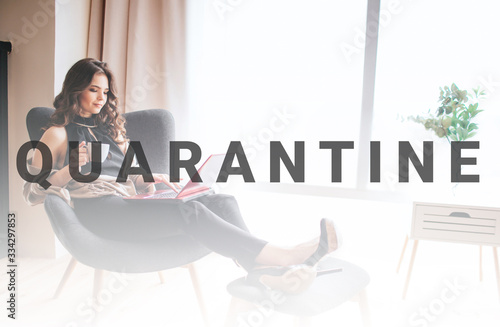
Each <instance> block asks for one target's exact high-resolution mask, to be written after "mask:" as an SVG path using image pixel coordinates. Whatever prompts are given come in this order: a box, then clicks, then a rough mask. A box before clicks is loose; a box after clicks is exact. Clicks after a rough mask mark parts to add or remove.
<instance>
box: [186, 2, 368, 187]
mask: <svg viewBox="0 0 500 327" xmlns="http://www.w3.org/2000/svg"><path fill="white" fill-rule="evenodd" d="M229 3H232V4H233V5H230V4H229ZM205 5H206V7H205V10H204V12H203V13H201V14H200V13H199V15H198V16H197V19H195V18H192V20H191V22H190V26H192V29H191V30H190V31H191V32H190V33H191V34H190V36H191V37H193V38H195V39H196V40H198V41H199V42H198V43H197V44H202V46H196V45H195V46H193V47H190V48H188V49H190V50H191V52H190V54H189V58H190V60H191V61H190V62H191V67H190V70H189V71H190V75H189V76H190V97H189V101H190V108H191V112H190V115H191V119H190V122H191V123H190V125H191V131H190V134H191V136H193V135H194V136H195V137H194V139H195V141H196V142H197V143H198V144H200V145H201V146H202V149H203V151H204V153H205V154H208V153H209V152H221V151H225V150H226V148H227V146H228V144H229V142H230V141H232V140H239V141H242V142H243V143H244V145H245V150H246V152H247V156H248V158H249V161H250V164H251V167H252V169H253V170H254V175H255V178H256V180H257V181H264V182H266V181H267V182H268V181H269V142H270V141H271V140H275V141H282V142H283V144H284V146H285V148H286V150H287V151H288V152H289V154H290V156H292V158H293V152H294V151H293V141H305V142H306V143H305V148H306V155H305V157H306V169H305V171H306V174H305V181H306V183H308V184H312V185H321V184H322V185H332V183H331V181H330V179H331V173H330V171H331V153H330V151H329V150H321V149H320V148H319V141H330V140H334V141H354V142H355V149H354V150H345V151H344V155H343V165H344V169H343V170H344V171H343V182H342V186H343V187H353V186H354V185H355V184H356V166H357V158H358V138H359V126H360V124H359V120H360V112H361V110H360V108H361V93H362V77H363V58H364V55H363V54H364V52H363V49H362V47H363V44H361V45H360V44H359V42H360V41H359V40H358V38H359V34H360V33H361V34H362V33H363V31H364V30H365V20H366V6H367V2H366V0H356V1H345V0H342V1H324V0H311V1H290V0H252V1H232V2H227V1H212V0H208V1H206V3H205ZM346 47H347V49H346ZM349 47H351V48H349ZM352 47H354V50H355V51H354V52H352V51H351V50H352ZM191 139H193V137H191ZM282 176H283V178H282V181H283V182H286V181H291V179H290V178H289V175H288V173H286V172H283V173H282ZM336 185H338V184H336Z"/></svg>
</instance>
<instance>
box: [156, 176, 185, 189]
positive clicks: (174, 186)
mask: <svg viewBox="0 0 500 327" xmlns="http://www.w3.org/2000/svg"><path fill="white" fill-rule="evenodd" d="M153 178H154V179H155V181H154V183H155V184H158V183H163V184H165V185H167V186H168V187H170V188H171V189H172V190H174V191H175V192H177V193H178V192H179V191H180V190H181V189H182V187H181V186H180V185H179V184H177V183H174V182H171V181H170V176H168V175H167V174H153Z"/></svg>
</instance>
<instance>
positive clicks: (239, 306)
mask: <svg viewBox="0 0 500 327" xmlns="http://www.w3.org/2000/svg"><path fill="white" fill-rule="evenodd" d="M255 308H256V306H255V305H254V304H252V303H251V302H248V301H245V300H243V299H240V298H237V297H234V296H233V297H231V302H230V303H229V309H228V310H227V315H226V322H225V324H224V327H236V326H238V314H240V313H243V312H248V311H250V310H252V309H255ZM240 325H241V324H240ZM243 326H245V325H244V324H243Z"/></svg>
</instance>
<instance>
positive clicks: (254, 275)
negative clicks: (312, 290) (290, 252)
mask: <svg viewBox="0 0 500 327" xmlns="http://www.w3.org/2000/svg"><path fill="white" fill-rule="evenodd" d="M316 274H317V272H316V269H314V268H313V267H311V266H308V265H304V264H302V265H293V266H285V267H283V266H273V267H265V268H256V269H254V270H252V271H250V272H249V273H248V276H247V278H246V279H247V281H248V282H250V283H252V284H254V285H257V286H264V287H266V288H269V289H273V290H279V291H283V292H285V293H289V294H298V293H301V292H303V291H305V290H306V289H307V288H308V287H309V286H310V285H311V284H312V283H313V282H314V279H315V278H316Z"/></svg>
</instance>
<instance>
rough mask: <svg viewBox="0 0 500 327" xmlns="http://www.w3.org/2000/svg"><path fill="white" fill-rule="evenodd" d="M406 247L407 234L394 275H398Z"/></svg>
mask: <svg viewBox="0 0 500 327" xmlns="http://www.w3.org/2000/svg"><path fill="white" fill-rule="evenodd" d="M407 245H408V234H406V237H405V243H404V245H403V250H401V255H400V256H399V262H398V267H397V268H396V274H399V269H400V268H401V263H402V262H403V258H404V256H405V252H406V246H407Z"/></svg>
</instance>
